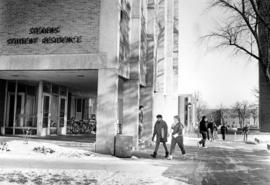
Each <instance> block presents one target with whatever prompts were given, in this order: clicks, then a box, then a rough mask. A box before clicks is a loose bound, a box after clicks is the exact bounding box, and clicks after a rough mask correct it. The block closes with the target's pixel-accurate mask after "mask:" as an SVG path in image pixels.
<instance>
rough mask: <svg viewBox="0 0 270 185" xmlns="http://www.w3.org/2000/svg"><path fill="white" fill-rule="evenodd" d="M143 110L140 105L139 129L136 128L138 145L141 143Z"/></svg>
mask: <svg viewBox="0 0 270 185" xmlns="http://www.w3.org/2000/svg"><path fill="white" fill-rule="evenodd" d="M143 108H144V106H142V105H140V107H139V128H138V131H139V133H138V135H139V143H141V142H142V132H143Z"/></svg>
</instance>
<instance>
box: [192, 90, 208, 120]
mask: <svg viewBox="0 0 270 185" xmlns="http://www.w3.org/2000/svg"><path fill="white" fill-rule="evenodd" d="M194 97H195V100H196V116H197V121H198V122H199V121H200V120H201V119H202V117H203V116H204V115H205V114H206V110H207V104H206V102H205V101H203V100H202V97H201V94H200V92H198V91H197V92H195V93H194Z"/></svg>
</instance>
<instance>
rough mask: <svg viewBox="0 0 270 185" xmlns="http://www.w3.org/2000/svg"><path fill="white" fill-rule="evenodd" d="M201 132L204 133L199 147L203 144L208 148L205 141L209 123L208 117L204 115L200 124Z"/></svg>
mask: <svg viewBox="0 0 270 185" xmlns="http://www.w3.org/2000/svg"><path fill="white" fill-rule="evenodd" d="M199 129H200V133H201V135H202V139H201V140H200V141H199V142H198V147H200V146H202V147H203V148H206V146H205V141H206V137H207V125H206V117H205V116H203V117H202V120H201V121H200V125H199Z"/></svg>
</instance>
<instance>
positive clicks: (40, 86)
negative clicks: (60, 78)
mask: <svg viewBox="0 0 270 185" xmlns="http://www.w3.org/2000/svg"><path fill="white" fill-rule="evenodd" d="M42 91H43V82H42V81H39V82H38V90H37V97H38V99H37V100H38V102H37V135H38V136H41V135H42V122H43V107H42V101H43V97H42Z"/></svg>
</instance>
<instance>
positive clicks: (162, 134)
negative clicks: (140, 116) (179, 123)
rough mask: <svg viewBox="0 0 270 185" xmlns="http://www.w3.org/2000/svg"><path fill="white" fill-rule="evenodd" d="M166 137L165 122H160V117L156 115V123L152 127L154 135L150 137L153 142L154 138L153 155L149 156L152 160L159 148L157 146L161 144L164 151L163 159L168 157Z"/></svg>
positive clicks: (166, 127)
mask: <svg viewBox="0 0 270 185" xmlns="http://www.w3.org/2000/svg"><path fill="white" fill-rule="evenodd" d="M167 136H168V126H167V123H166V122H165V121H163V120H162V115H160V114H159V115H157V121H156V124H155V127H154V134H153V137H152V141H154V139H155V137H156V147H155V151H154V153H153V154H152V155H151V156H152V157H153V158H156V157H157V152H158V148H159V144H160V143H162V144H163V147H164V149H165V157H166V158H167V157H168V156H169V152H168V148H167V145H166V142H167Z"/></svg>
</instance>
